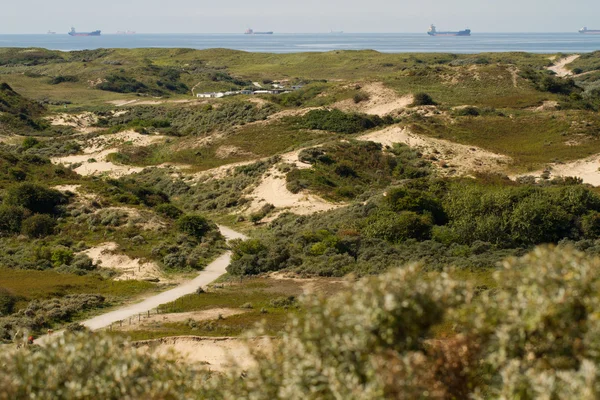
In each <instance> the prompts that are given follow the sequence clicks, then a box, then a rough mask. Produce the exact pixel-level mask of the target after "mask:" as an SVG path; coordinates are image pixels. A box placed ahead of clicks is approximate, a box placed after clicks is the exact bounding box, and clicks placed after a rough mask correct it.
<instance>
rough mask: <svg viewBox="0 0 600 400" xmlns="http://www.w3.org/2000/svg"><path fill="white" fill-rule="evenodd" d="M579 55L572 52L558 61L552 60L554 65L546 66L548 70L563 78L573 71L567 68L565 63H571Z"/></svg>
mask: <svg viewBox="0 0 600 400" xmlns="http://www.w3.org/2000/svg"><path fill="white" fill-rule="evenodd" d="M579 57H580V55H579V54H573V55H570V56H568V57H564V58H561V59H560V60H558V61H555V62H554V65H552V66H550V67H548V70H549V71H552V72H554V73H555V74H556V75H557V76H559V77H561V78H564V77H567V76H571V75H573V71H571V70H570V69H567V65H568V64H571V63H572V62H573V61H575V60H577V59H578V58H579Z"/></svg>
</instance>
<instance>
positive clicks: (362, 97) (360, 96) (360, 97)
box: [352, 92, 371, 104]
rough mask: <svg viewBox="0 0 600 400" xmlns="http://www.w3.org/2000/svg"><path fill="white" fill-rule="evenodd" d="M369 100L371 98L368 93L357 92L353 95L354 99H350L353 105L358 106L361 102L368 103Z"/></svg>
mask: <svg viewBox="0 0 600 400" xmlns="http://www.w3.org/2000/svg"><path fill="white" fill-rule="evenodd" d="M370 98H371V96H369V94H368V93H365V92H358V93H356V94H355V95H354V97H352V100H353V101H354V103H355V104H358V103H362V102H363V101H369V99H370Z"/></svg>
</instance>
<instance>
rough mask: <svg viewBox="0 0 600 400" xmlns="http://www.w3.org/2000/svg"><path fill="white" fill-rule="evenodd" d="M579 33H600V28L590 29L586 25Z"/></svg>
mask: <svg viewBox="0 0 600 400" xmlns="http://www.w3.org/2000/svg"><path fill="white" fill-rule="evenodd" d="M579 33H581V34H582V35H600V29H588V28H587V26H584V27H583V28H581V29H580V30H579Z"/></svg>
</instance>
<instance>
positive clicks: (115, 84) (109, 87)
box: [96, 74, 151, 93]
mask: <svg viewBox="0 0 600 400" xmlns="http://www.w3.org/2000/svg"><path fill="white" fill-rule="evenodd" d="M96 88H98V89H100V90H106V91H109V92H117V93H149V92H151V90H150V89H149V88H148V86H146V85H145V84H143V83H142V82H140V81H138V80H137V79H135V78H131V77H127V76H125V75H118V74H112V75H108V76H107V77H106V78H104V82H102V83H100V84H98V85H96Z"/></svg>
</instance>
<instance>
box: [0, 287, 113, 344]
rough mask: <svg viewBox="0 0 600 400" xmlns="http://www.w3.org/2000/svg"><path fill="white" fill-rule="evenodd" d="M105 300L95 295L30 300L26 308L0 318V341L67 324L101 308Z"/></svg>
mask: <svg viewBox="0 0 600 400" xmlns="http://www.w3.org/2000/svg"><path fill="white" fill-rule="evenodd" d="M104 305H105V298H104V297H103V296H100V295H97V294H74V295H67V296H65V297H62V298H53V299H48V300H32V301H30V302H29V304H28V305H27V307H25V308H23V309H21V310H19V311H17V312H15V313H13V314H11V315H9V316H5V317H0V340H12V339H14V337H12V335H14V334H15V332H17V331H21V332H24V331H27V330H29V331H34V332H41V331H42V330H43V329H44V328H51V327H53V326H54V325H55V324H59V323H64V322H69V321H70V320H71V319H72V318H73V317H74V316H76V315H77V314H79V313H81V312H84V311H88V310H91V309H95V308H99V307H103V306H104Z"/></svg>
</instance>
